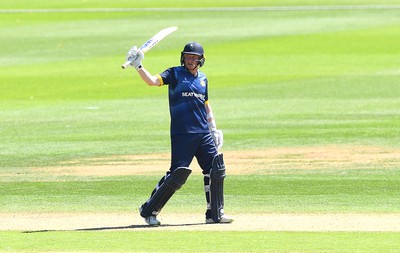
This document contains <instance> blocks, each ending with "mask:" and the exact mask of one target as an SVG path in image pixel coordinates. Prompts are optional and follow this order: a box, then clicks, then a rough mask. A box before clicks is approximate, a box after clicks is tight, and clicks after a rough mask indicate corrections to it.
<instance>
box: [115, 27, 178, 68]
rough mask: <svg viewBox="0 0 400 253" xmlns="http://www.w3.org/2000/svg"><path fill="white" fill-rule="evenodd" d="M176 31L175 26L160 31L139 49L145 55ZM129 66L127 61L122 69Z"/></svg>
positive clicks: (129, 62)
mask: <svg viewBox="0 0 400 253" xmlns="http://www.w3.org/2000/svg"><path fill="white" fill-rule="evenodd" d="M176 30H178V27H177V26H171V27H167V28H164V29H162V30H161V31H159V32H158V33H156V34H155V35H154V36H153V37H151V38H150V39H149V40H148V41H146V42H145V43H144V44H143V45H142V46H141V47H140V48H139V49H140V50H141V51H142V52H143V53H146V52H147V51H149V50H150V49H152V48H153V47H154V46H155V45H157V43H158V42H160V41H161V40H162V39H164V38H165V37H167V36H168V35H170V34H171V33H173V32H175V31H176ZM129 64H131V61H127V62H125V63H124V64H122V66H121V67H122V68H123V69H125V68H126V67H127V66H128V65H129Z"/></svg>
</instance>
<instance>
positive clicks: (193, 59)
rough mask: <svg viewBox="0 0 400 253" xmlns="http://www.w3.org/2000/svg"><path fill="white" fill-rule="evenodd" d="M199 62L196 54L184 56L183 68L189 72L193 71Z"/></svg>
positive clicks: (198, 56)
mask: <svg viewBox="0 0 400 253" xmlns="http://www.w3.org/2000/svg"><path fill="white" fill-rule="evenodd" d="M200 60H201V56H200V55H196V54H184V55H183V62H184V63H185V67H186V68H187V69H189V70H194V69H196V68H197V66H198V65H199V61H200Z"/></svg>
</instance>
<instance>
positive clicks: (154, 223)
mask: <svg viewBox="0 0 400 253" xmlns="http://www.w3.org/2000/svg"><path fill="white" fill-rule="evenodd" d="M139 212H140V213H142V207H140V208H139ZM143 218H144V221H145V222H146V223H147V224H149V225H150V226H153V227H157V226H160V225H161V222H160V221H159V220H157V216H154V215H151V216H148V217H143Z"/></svg>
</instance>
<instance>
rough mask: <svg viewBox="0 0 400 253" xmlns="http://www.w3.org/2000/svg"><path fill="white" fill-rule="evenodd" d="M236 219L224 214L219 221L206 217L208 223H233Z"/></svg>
mask: <svg viewBox="0 0 400 253" xmlns="http://www.w3.org/2000/svg"><path fill="white" fill-rule="evenodd" d="M233 221H234V219H233V218H231V217H229V216H227V215H225V214H224V215H222V217H221V219H220V220H219V221H214V220H213V219H212V218H206V223H207V224H212V223H232V222H233Z"/></svg>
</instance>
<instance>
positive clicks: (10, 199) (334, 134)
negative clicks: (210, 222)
mask: <svg viewBox="0 0 400 253" xmlns="http://www.w3.org/2000/svg"><path fill="white" fill-rule="evenodd" d="M378 4H379V5H380V7H379V6H378V7H377V6H375V5H378ZM396 4H398V1H395V0H384V1H373V0H351V1H342V0H331V1H321V0H308V1H307V0H304V1H289V0H273V1H272V0H271V1H261V0H252V1H227V0H223V1H218V2H215V1H202V2H191V3H187V2H184V1H174V3H173V5H169V2H167V1H161V0H158V1H152V2H151V3H147V2H140V3H137V5H134V4H133V3H132V1H124V0H114V1H101V0H93V1H81V0H79V1H78V0H74V1H66V0H64V1H36V0H35V1H18V3H15V1H11V0H4V1H2V2H1V3H0V43H1V46H0V88H1V92H0V122H1V124H0V217H2V216H1V214H7V215H8V216H7V217H9V216H10V215H9V214H13V215H15V216H18V215H22V214H26V213H28V214H29V213H67V212H70V213H79V214H81V213H89V214H90V213H92V214H96V213H127V212H131V211H132V208H133V207H136V206H138V205H139V204H140V203H141V202H143V201H144V200H146V199H147V197H148V194H149V193H150V191H151V190H152V188H153V186H154V185H155V183H156V181H157V180H158V179H159V177H160V176H161V175H159V174H149V175H128V176H121V175H118V176H106V177H104V176H103V177H100V176H95V175H93V176H88V175H85V176H79V175H71V174H69V175H60V174H56V173H50V172H48V171H47V172H46V173H44V172H41V173H39V172H37V170H33V169H34V168H49V170H51V168H55V167H63V166H65V164H71V162H73V163H74V164H75V165H76V166H89V167H90V166H91V165H93V164H91V162H90V161H91V159H101V158H110V157H115V159H116V161H117V162H118V161H120V160H123V159H124V158H123V157H124V156H129V155H140V154H163V153H168V152H169V113H168V101H167V100H168V99H167V94H166V89H165V88H154V87H153V88H150V87H147V86H146V85H145V84H144V83H142V82H141V81H140V80H139V77H138V75H137V74H136V73H135V71H134V70H132V69H129V70H121V68H120V65H121V64H122V63H123V62H124V60H125V53H126V51H127V50H129V48H130V47H131V46H132V45H134V44H137V45H141V44H142V43H143V42H145V41H146V40H147V39H148V38H149V37H151V36H152V35H153V34H154V33H156V32H157V31H159V30H160V29H161V28H164V27H167V26H172V25H176V26H178V27H179V30H178V31H177V32H176V33H174V34H173V35H171V36H169V37H167V38H166V39H165V41H162V42H161V43H160V44H158V45H157V46H156V47H155V48H153V49H152V50H151V51H149V52H148V53H147V54H146V56H145V59H144V61H143V65H144V66H145V67H146V68H147V69H148V70H149V71H150V72H152V73H154V74H155V73H159V72H161V71H163V70H164V69H166V68H167V67H170V66H174V65H178V64H179V57H180V51H181V50H182V48H183V46H184V44H185V43H186V42H188V41H193V40H196V41H199V42H200V43H202V44H203V45H204V47H205V50H206V57H207V60H206V63H205V66H204V68H203V69H202V70H203V71H204V72H205V73H206V74H207V76H208V79H209V85H210V91H209V95H210V103H211V104H212V106H213V109H214V114H215V116H216V118H217V124H218V127H219V128H220V129H222V130H223V131H224V137H225V141H224V148H223V151H225V152H234V151H257V150H274V149H277V148H299V149H301V148H310V147H312V148H321V147H322V148H323V147H327V146H329V147H332V146H334V147H338V148H339V149H340V148H341V147H346V148H348V147H354V148H355V149H357V148H358V147H362V148H372V149H376V150H378V152H377V153H376V154H375V155H376V159H372V160H373V161H374V162H372V163H366V162H365V163H361V165H360V164H358V165H353V164H351V163H341V164H338V163H335V162H333V161H331V160H326V161H325V162H324V163H323V166H319V164H314V165H313V164H312V162H311V165H310V166H311V167H312V169H311V170H309V169H302V168H297V167H296V166H297V164H296V163H293V159H292V158H293V157H292V156H293V155H292V156H291V154H287V157H286V158H287V161H286V162H285V163H284V164H283V165H282V166H284V167H285V169H284V170H279V171H274V170H272V171H269V170H267V169H264V170H261V172H259V173H253V174H252V173H250V174H245V175H236V174H235V175H228V178H227V180H226V190H225V192H226V209H227V210H229V213H230V214H232V215H233V216H235V214H236V215H243V214H248V215H254V216H257V215H262V214H270V213H272V214H273V213H291V214H303V213H309V214H332V213H333V214H335V213H337V214H365V215H369V214H374V215H376V214H377V215H379V214H382V215H385V214H396V215H398V214H400V206H399V205H398V203H400V195H399V190H400V187H399V185H400V165H399V156H398V157H397V158H396V157H394V158H393V157H391V158H390V159H385V160H380V158H379V157H381V156H379V155H382V154H383V155H384V154H385V152H389V151H391V152H392V153H395V154H399V148H400V144H399V143H400V130H399V129H400V89H399V84H398V82H399V77H400V46H399V43H398V42H399V41H400V30H399V27H400V8H399V5H396ZM282 6H292V7H293V6H294V7H296V6H331V7H332V6H333V7H334V6H341V7H344V6H352V8H348V9H346V8H344V9H342V8H332V9H325V10H324V9H318V8H309V9H307V10H300V9H297V10H296V9H295V8H293V9H291V10H277V9H267V8H265V7H282ZM362 6H364V8H361V7H362ZM371 6H375V7H374V8H371ZM390 6H391V7H390ZM165 7H173V8H176V9H175V10H172V11H163V10H161V9H159V8H165ZM185 7H189V8H196V7H201V8H204V9H202V10H201V11H195V9H192V10H191V11H184V10H182V9H180V8H185ZM216 7H235V8H241V7H264V9H261V10H239V9H235V10H234V11H227V10H225V9H212V8H216ZM354 7H357V8H354ZM383 7H385V8H383ZM96 8H104V9H102V10H98V9H96ZM121 8H150V9H146V11H140V10H132V9H131V10H126V11H121ZM152 8H153V9H152ZM206 8H210V9H206ZM43 9H47V10H48V11H47V12H41V11H37V10H43ZM66 9H68V10H67V11H65V10H66ZM73 9H75V11H73ZM83 9H84V11H82V10H83ZM33 10H36V11H33ZM56 10H59V11H58V12H57V11H56ZM88 10H92V11H88ZM362 148H361V150H362ZM388 150H389V151H388ZM382 161H383V162H382ZM226 163H227V164H229V161H226ZM168 166H169V164H168V162H166V164H165V169H167V168H168ZM248 166H249V169H252V168H253V167H255V166H256V165H255V164H251V163H250V164H248ZM304 166H306V165H304ZM265 167H268V168H274V166H273V165H269V164H266V165H265ZM228 170H229V168H228ZM144 174H145V173H144ZM201 180H202V178H201V177H200V176H199V175H192V176H191V178H190V179H189V180H188V182H187V184H186V185H185V187H184V188H183V189H181V190H180V191H179V192H177V193H176V196H174V197H173V198H172V199H171V201H170V202H169V203H168V205H167V206H166V210H165V212H167V213H168V212H169V213H177V214H179V213H182V214H187V213H194V214H202V213H203V211H204V210H203V209H204V205H205V204H204V200H203V198H204V196H203V195H204V193H203V192H202V188H201V187H199V186H201ZM136 215H138V214H137V213H132V216H136ZM0 222H1V221H0ZM399 239H400V232H398V231H389V232H368V231H355V232H340V231H326V232H302V231H300V232H299V231H283V232H274V231H224V232H222V233H221V231H213V230H210V231H185V230H179V229H177V230H174V231H168V230H166V231H159V230H157V229H148V230H145V231H135V230H107V231H73V230H72V231H70V230H68V231H41V232H40V233H39V232H37V233H34V231H21V230H18V229H7V230H2V231H0V241H1V243H0V251H1V252H210V251H211V252H333V253H336V252H337V253H339V252H398V249H399V246H400V243H399V242H400V240H399Z"/></svg>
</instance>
